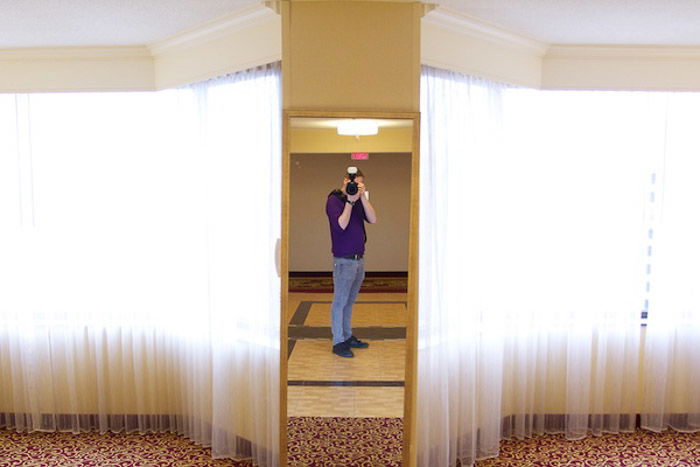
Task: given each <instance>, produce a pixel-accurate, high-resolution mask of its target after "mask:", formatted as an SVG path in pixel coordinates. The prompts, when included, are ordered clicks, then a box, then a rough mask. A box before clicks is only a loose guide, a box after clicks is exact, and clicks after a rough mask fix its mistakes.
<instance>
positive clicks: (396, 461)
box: [287, 417, 403, 467]
mask: <svg viewBox="0 0 700 467" xmlns="http://www.w3.org/2000/svg"><path fill="white" fill-rule="evenodd" d="M287 433H288V435H287V437H288V439H289V442H288V444H287V453H288V457H287V458H288V459H289V462H288V465H293V466H309V465H314V466H315V465H318V466H329V467H330V466H387V467H388V466H400V465H401V456H402V445H401V443H402V440H403V420H402V419H400V418H340V417H333V418H323V417H293V418H290V419H289V424H288V432H287Z"/></svg>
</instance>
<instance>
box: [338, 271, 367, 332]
mask: <svg viewBox="0 0 700 467" xmlns="http://www.w3.org/2000/svg"><path fill="white" fill-rule="evenodd" d="M364 278H365V261H364V260H363V259H347V258H333V306H332V307H331V330H332V331H333V345H335V344H339V343H341V342H345V341H346V340H348V339H350V336H352V326H350V320H351V319H352V305H353V304H354V303H355V298H356V297H357V293H358V292H359V291H360V286H361V285H362V281H363V280H364Z"/></svg>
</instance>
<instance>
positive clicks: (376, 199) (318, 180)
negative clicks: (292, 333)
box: [289, 153, 411, 272]
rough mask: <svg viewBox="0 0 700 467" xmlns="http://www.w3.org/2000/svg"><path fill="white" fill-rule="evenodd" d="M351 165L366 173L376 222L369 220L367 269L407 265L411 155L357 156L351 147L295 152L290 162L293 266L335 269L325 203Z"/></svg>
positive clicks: (295, 268)
mask: <svg viewBox="0 0 700 467" xmlns="http://www.w3.org/2000/svg"><path fill="white" fill-rule="evenodd" d="M350 165H353V166H357V167H358V168H360V169H361V170H362V172H363V173H364V174H365V182H366V184H367V189H368V191H369V192H370V200H371V202H372V206H374V208H375V210H376V211H377V217H378V222H377V223H376V224H372V225H370V224H367V225H366V231H367V245H366V251H365V254H366V257H365V269H366V270H367V271H404V272H406V271H408V228H409V195H410V192H409V188H410V184H411V155H410V154H406V153H403V154H401V153H383V154H382V153H371V154H370V158H369V160H366V161H353V160H351V159H350V155H349V154H348V153H342V154H338V153H336V154H292V158H291V164H290V171H289V172H290V181H291V183H290V225H289V270H290V271H293V272H297V271H331V270H332V265H331V256H332V255H331V241H330V231H329V226H328V217H327V216H326V212H325V207H326V199H327V197H328V194H329V193H330V192H331V191H332V190H333V189H336V188H340V185H341V184H342V177H343V173H344V171H345V170H346V168H347V167H348V166H350Z"/></svg>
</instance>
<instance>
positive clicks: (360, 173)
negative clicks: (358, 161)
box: [345, 169, 365, 178]
mask: <svg viewBox="0 0 700 467" xmlns="http://www.w3.org/2000/svg"><path fill="white" fill-rule="evenodd" d="M355 176H356V177H364V176H365V174H363V173H362V171H361V170H360V169H357V172H355ZM345 178H350V174H349V173H347V172H345Z"/></svg>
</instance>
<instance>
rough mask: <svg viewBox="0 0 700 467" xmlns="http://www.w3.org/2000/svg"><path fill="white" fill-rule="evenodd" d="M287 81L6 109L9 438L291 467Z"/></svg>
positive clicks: (0, 117) (1, 213)
mask: <svg viewBox="0 0 700 467" xmlns="http://www.w3.org/2000/svg"><path fill="white" fill-rule="evenodd" d="M279 74H280V72H279V65H278V64H276V65H269V66H265V67H260V68H257V69H254V70H249V71H246V72H241V73H237V74H235V75H232V76H230V77H227V78H222V79H218V80H213V81H210V82H207V83H204V84H201V85H197V86H193V87H191V88H186V89H178V90H170V91H163V92H158V93H112V94H95V93H85V94H33V95H2V96H0V132H2V133H1V134H0V150H1V152H0V427H6V428H12V429H16V430H19V431H35V430H64V431H73V432H78V431H83V430H94V429H97V430H101V431H105V430H112V431H118V430H127V431H150V430H157V431H163V430H165V431H173V432H178V433H181V434H183V435H185V436H187V437H189V438H191V439H192V440H194V441H195V442H197V443H200V444H203V445H207V446H211V447H212V451H213V455H214V457H231V458H246V457H247V458H251V457H252V458H253V459H255V460H256V461H257V462H258V463H259V464H260V465H274V464H276V463H277V457H278V432H279V430H278V419H279V416H278V373H279V297H280V293H279V278H278V276H277V272H276V268H275V242H276V239H277V238H279V235H280V225H279V219H280V210H279V204H280V202H279V199H280V191H279V186H280V170H281V169H280V167H281V164H280V153H281V149H280V127H281V120H280V113H281V103H280V78H279Z"/></svg>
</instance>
